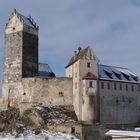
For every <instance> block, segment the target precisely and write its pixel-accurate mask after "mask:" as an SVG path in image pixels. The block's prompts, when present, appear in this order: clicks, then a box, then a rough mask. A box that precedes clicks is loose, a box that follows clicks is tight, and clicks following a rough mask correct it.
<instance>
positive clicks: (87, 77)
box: [83, 72, 98, 80]
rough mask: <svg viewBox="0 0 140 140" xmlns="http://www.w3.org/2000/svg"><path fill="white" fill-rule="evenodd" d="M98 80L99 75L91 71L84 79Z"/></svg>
mask: <svg viewBox="0 0 140 140" xmlns="http://www.w3.org/2000/svg"><path fill="white" fill-rule="evenodd" d="M85 79H86V80H97V79H98V77H97V76H96V75H94V74H93V73H91V72H88V73H87V74H86V75H85V76H84V77H83V80H85Z"/></svg>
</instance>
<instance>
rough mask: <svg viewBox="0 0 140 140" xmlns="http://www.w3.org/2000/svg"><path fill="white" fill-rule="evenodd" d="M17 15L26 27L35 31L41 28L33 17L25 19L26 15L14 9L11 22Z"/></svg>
mask: <svg viewBox="0 0 140 140" xmlns="http://www.w3.org/2000/svg"><path fill="white" fill-rule="evenodd" d="M15 15H16V16H17V18H18V19H19V20H20V22H22V23H23V24H24V25H26V26H28V27H31V28H35V29H38V28H39V27H38V26H37V24H36V23H35V21H34V20H33V18H32V17H31V16H29V17H25V16H24V15H22V14H20V13H19V12H17V10H16V9H14V11H13V12H12V15H11V17H10V19H9V20H11V19H12V17H13V16H15Z"/></svg>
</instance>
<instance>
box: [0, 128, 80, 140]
mask: <svg viewBox="0 0 140 140" xmlns="http://www.w3.org/2000/svg"><path fill="white" fill-rule="evenodd" d="M0 140H80V139H78V138H76V137H75V136H73V135H71V134H65V133H61V132H54V131H49V130H42V131H41V133H39V134H38V135H35V133H34V131H32V130H29V129H28V130H25V131H24V132H23V133H22V134H19V135H16V134H15V135H14V134H13V135H11V134H5V133H0Z"/></svg>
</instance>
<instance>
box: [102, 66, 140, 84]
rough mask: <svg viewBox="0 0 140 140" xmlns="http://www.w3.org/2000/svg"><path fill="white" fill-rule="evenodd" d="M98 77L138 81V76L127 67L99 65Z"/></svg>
mask: <svg viewBox="0 0 140 140" xmlns="http://www.w3.org/2000/svg"><path fill="white" fill-rule="evenodd" d="M99 78H100V79H106V80H119V81H127V82H139V77H138V75H136V74H135V73H133V72H131V71H130V70H128V69H127V68H122V67H116V66H107V65H99Z"/></svg>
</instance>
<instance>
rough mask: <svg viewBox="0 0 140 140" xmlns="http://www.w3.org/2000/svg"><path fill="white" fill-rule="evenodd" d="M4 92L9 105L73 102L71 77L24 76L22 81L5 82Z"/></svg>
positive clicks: (66, 103) (64, 103)
mask: <svg viewBox="0 0 140 140" xmlns="http://www.w3.org/2000/svg"><path fill="white" fill-rule="evenodd" d="M3 93H4V97H5V100H7V101H9V102H8V104H9V106H16V107H17V106H19V105H20V106H21V105H23V107H28V106H32V105H35V104H41V105H44V106H57V105H58V106H59V105H72V104H73V100H72V99H73V95H72V79H71V78H49V79H47V78H37V77H36V78H23V79H22V82H17V83H11V84H4V85H3Z"/></svg>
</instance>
